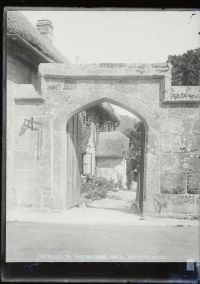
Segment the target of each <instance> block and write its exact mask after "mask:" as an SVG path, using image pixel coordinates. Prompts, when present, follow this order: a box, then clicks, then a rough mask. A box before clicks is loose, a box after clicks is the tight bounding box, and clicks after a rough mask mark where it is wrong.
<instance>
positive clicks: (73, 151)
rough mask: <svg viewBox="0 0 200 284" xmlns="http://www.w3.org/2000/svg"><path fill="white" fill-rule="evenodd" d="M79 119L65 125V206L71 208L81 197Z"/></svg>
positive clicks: (76, 118) (74, 118)
mask: <svg viewBox="0 0 200 284" xmlns="http://www.w3.org/2000/svg"><path fill="white" fill-rule="evenodd" d="M80 127H81V126H80V119H79V116H78V115H75V116H73V117H72V118H71V119H70V120H69V122H68V124H67V145H66V147H67V172H66V175H67V188H66V191H67V194H66V198H67V200H66V205H67V208H71V207H73V206H75V205H77V204H79V202H80V195H81V139H80V130H81V128H80Z"/></svg>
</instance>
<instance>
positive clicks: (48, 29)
mask: <svg viewBox="0 0 200 284" xmlns="http://www.w3.org/2000/svg"><path fill="white" fill-rule="evenodd" d="M36 26H37V30H38V31H39V32H40V33H41V35H43V36H45V37H46V38H47V39H48V40H50V41H51V42H52V41H53V23H52V22H51V21H50V20H48V19H46V20H45V19H43V20H38V21H37V24H36Z"/></svg>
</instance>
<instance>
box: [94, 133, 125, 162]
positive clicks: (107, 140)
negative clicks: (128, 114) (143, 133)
mask: <svg viewBox="0 0 200 284" xmlns="http://www.w3.org/2000/svg"><path fill="white" fill-rule="evenodd" d="M128 147H129V139H128V137H126V136H125V135H124V134H122V133H121V132H120V131H111V132H100V133H99V139H98V144H97V148H96V157H123V156H124V152H125V151H127V150H128Z"/></svg>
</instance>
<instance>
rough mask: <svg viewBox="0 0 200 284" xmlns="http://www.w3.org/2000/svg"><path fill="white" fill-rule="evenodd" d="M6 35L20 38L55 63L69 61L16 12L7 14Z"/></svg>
mask: <svg viewBox="0 0 200 284" xmlns="http://www.w3.org/2000/svg"><path fill="white" fill-rule="evenodd" d="M7 33H8V34H15V35H18V36H20V37H22V38H23V39H24V40H26V41H27V42H28V43H30V44H31V45H32V46H33V47H35V48H36V49H37V50H38V51H39V52H41V53H42V54H44V55H45V56H47V57H48V58H49V59H50V61H52V62H56V63H69V61H68V60H67V59H66V58H65V57H64V56H63V55H62V54H61V53H60V52H59V51H58V50H57V49H56V48H55V47H54V46H53V45H52V44H51V42H50V41H48V40H47V39H46V38H45V37H44V36H42V35H41V34H40V32H39V31H38V30H37V29H36V28H35V27H34V26H33V25H32V24H31V23H30V22H29V21H28V20H27V19H26V17H25V16H24V15H23V14H22V13H20V12H18V11H8V12H7Z"/></svg>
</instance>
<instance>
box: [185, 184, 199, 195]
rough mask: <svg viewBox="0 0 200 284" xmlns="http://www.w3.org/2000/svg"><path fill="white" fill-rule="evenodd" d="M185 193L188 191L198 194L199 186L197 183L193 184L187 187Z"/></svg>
mask: <svg viewBox="0 0 200 284" xmlns="http://www.w3.org/2000/svg"><path fill="white" fill-rule="evenodd" d="M187 193H189V194H200V186H199V184H197V185H194V186H193V187H191V188H188V189H187Z"/></svg>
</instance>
